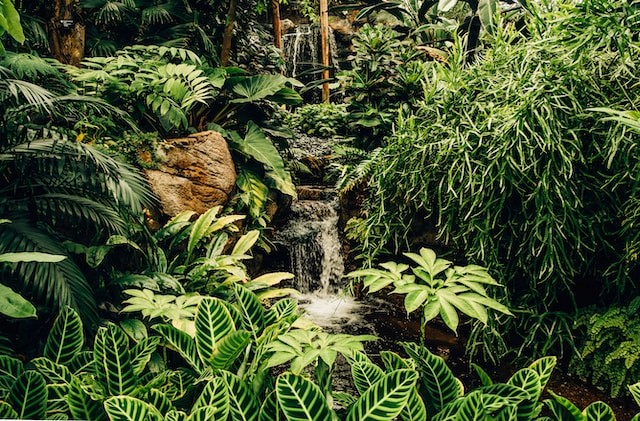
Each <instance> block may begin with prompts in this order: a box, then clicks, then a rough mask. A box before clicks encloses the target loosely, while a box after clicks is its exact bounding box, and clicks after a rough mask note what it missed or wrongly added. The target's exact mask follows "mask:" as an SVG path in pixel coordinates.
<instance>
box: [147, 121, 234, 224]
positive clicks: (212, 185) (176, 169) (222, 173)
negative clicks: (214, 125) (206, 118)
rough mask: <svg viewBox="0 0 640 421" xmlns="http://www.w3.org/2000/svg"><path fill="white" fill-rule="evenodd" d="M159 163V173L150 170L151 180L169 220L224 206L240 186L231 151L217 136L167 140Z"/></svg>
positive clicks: (157, 158)
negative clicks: (180, 214)
mask: <svg viewBox="0 0 640 421" xmlns="http://www.w3.org/2000/svg"><path fill="white" fill-rule="evenodd" d="M156 161H157V163H158V167H157V169H153V170H147V171H146V173H147V178H148V180H149V183H150V184H151V188H152V189H153V191H154V192H155V193H156V195H157V196H158V197H159V199H160V207H161V209H160V211H161V212H162V213H164V214H166V215H168V216H175V215H177V214H178V213H180V212H182V211H184V210H193V211H195V212H197V213H203V212H205V211H206V210H207V209H209V208H211V207H213V206H216V205H222V204H224V203H226V202H227V201H228V200H229V195H230V194H231V191H232V190H233V187H234V186H235V183H236V170H235V166H234V165H233V160H232V159H231V153H230V152H229V147H228V146H227V142H226V141H225V140H224V138H223V137H222V136H221V135H220V134H219V133H217V132H213V131H207V132H201V133H195V134H192V135H189V136H188V137H185V138H180V139H170V140H167V141H166V142H163V143H162V144H161V146H159V148H158V150H157V151H156Z"/></svg>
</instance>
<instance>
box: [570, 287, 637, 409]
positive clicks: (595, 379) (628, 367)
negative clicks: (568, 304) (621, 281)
mask: <svg viewBox="0 0 640 421" xmlns="http://www.w3.org/2000/svg"><path fill="white" fill-rule="evenodd" d="M639 308H640V298H635V299H634V300H632V301H631V303H630V304H629V305H628V306H619V305H616V306H611V307H609V308H607V309H604V310H602V309H597V308H587V309H585V310H583V311H582V312H581V314H580V316H579V317H578V318H577V320H576V326H577V327H578V328H579V329H580V331H581V332H584V335H583V340H582V343H581V344H580V345H579V346H578V351H579V354H577V355H575V356H574V357H573V358H572V359H571V363H570V365H569V369H570V371H571V372H572V373H574V374H576V375H579V376H580V377H582V378H584V379H586V380H589V381H591V383H592V384H594V385H597V386H600V387H602V388H604V389H606V390H607V391H608V392H609V393H610V394H611V396H614V397H615V396H618V395H620V393H624V392H626V390H625V389H624V386H625V385H627V384H630V382H632V381H634V380H635V379H637V378H638V377H640V358H639V357H640V318H639V317H638V309H639Z"/></svg>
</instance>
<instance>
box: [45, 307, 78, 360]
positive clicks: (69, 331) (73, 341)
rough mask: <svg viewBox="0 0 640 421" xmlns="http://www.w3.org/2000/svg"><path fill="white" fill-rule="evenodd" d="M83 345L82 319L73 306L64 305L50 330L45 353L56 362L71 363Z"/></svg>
mask: <svg viewBox="0 0 640 421" xmlns="http://www.w3.org/2000/svg"><path fill="white" fill-rule="evenodd" d="M83 345H84V333H83V331H82V320H81V319H80V316H79V315H78V313H76V311H75V310H73V309H72V308H71V307H64V308H63V309H62V311H61V312H60V314H59V315H58V317H56V320H55V322H54V323H53V327H52V328H51V331H50V332H49V336H48V337H47V342H46V344H45V346H44V354H43V355H44V357H46V358H49V359H50V360H51V361H53V362H54V363H57V364H64V365H69V364H70V363H71V360H72V359H73V357H74V356H75V355H76V354H77V353H78V352H80V351H82V347H83Z"/></svg>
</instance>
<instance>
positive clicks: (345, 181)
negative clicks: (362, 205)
mask: <svg viewBox="0 0 640 421" xmlns="http://www.w3.org/2000/svg"><path fill="white" fill-rule="evenodd" d="M382 156H383V149H382V148H376V149H374V150H373V151H371V152H370V156H369V158H367V159H363V160H362V161H360V162H359V163H358V164H357V165H355V166H350V165H346V166H345V167H344V168H343V171H342V174H341V176H340V179H339V180H338V183H337V186H336V187H337V188H338V190H342V191H346V192H348V191H351V190H353V189H354V188H355V187H356V186H358V184H360V183H362V182H363V181H365V180H367V179H369V178H370V176H371V174H372V173H373V171H374V170H375V169H376V167H377V166H378V165H379V164H380V161H381V159H382Z"/></svg>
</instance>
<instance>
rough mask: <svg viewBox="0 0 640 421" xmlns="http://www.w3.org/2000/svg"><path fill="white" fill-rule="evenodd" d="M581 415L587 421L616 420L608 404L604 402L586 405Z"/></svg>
mask: <svg viewBox="0 0 640 421" xmlns="http://www.w3.org/2000/svg"><path fill="white" fill-rule="evenodd" d="M582 415H583V416H584V417H585V419H586V420H587V421H616V416H615V414H614V413H613V410H612V409H611V407H610V406H609V405H607V404H606V403H604V402H600V401H598V402H593V403H592V404H590V405H589V406H587V407H586V408H585V409H584V411H582Z"/></svg>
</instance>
